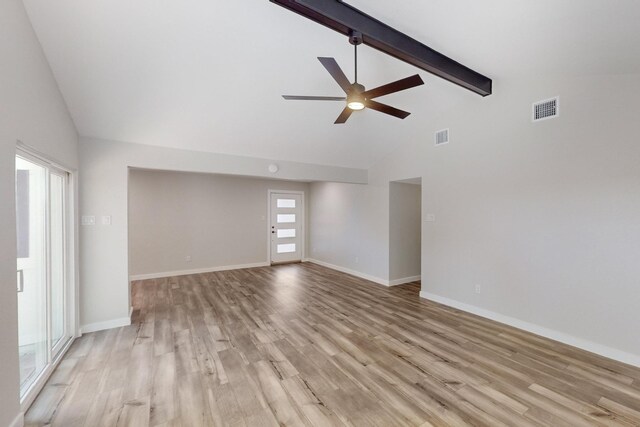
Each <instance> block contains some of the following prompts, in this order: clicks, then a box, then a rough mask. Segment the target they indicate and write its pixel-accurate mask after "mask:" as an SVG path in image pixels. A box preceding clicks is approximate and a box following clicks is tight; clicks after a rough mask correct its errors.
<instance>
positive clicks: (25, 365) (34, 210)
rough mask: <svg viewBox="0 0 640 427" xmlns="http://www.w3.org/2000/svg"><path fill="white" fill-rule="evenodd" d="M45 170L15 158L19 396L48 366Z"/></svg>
mask: <svg viewBox="0 0 640 427" xmlns="http://www.w3.org/2000/svg"><path fill="white" fill-rule="evenodd" d="M46 195H47V170H46V169H45V168H44V167H42V166H40V165H38V164H35V163H32V162H30V161H28V160H26V159H23V158H20V157H17V158H16V223H17V239H18V240H17V241H18V247H17V250H18V259H17V269H18V276H17V277H18V330H19V355H20V393H21V394H24V393H25V392H26V390H27V389H28V388H29V387H30V386H31V385H32V384H33V383H34V382H35V380H36V379H37V378H38V376H39V375H40V373H41V372H42V371H43V370H44V368H45V367H46V366H47V364H48V353H49V352H48V345H47V341H48V340H47V337H48V333H47V323H48V322H47V285H46V284H47V249H46V248H47V237H46V236H47V223H46V218H47V204H46Z"/></svg>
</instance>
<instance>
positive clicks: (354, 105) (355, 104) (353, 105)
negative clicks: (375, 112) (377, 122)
mask: <svg viewBox="0 0 640 427" xmlns="http://www.w3.org/2000/svg"><path fill="white" fill-rule="evenodd" d="M347 107H349V108H350V109H352V110H354V111H358V110H364V102H362V101H349V102H348V103H347Z"/></svg>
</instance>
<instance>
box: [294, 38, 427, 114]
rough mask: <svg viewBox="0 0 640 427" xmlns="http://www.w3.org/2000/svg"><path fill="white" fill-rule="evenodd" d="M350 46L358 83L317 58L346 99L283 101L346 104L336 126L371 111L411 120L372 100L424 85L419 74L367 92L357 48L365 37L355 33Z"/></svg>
mask: <svg viewBox="0 0 640 427" xmlns="http://www.w3.org/2000/svg"><path fill="white" fill-rule="evenodd" d="M349 43H351V44H352V45H353V46H354V50H355V55H354V56H355V82H354V83H351V82H350V81H349V79H348V78H347V76H346V75H345V74H344V72H343V71H342V69H341V68H340V66H339V65H338V63H337V62H336V60H335V59H334V58H324V57H318V60H319V61H320V63H321V64H322V65H323V66H324V68H326V69H327V71H328V72H329V74H331V76H332V77H333V79H334V80H335V81H336V82H337V83H338V85H340V87H341V88H342V90H343V91H344V92H345V93H346V95H347V96H346V97H344V96H297V95H282V97H283V98H284V99H287V100H296V101H346V103H347V105H346V106H345V107H344V110H342V113H340V115H339V116H338V118H337V119H336V121H335V124H341V123H345V122H346V121H347V119H349V117H350V116H351V113H353V112H354V111H359V110H363V109H365V108H370V109H372V110H376V111H380V112H381V113H385V114H389V115H391V116H394V117H397V118H399V119H404V118H406V117H407V116H409V114H411V113H409V112H407V111H402V110H399V109H397V108H394V107H391V106H389V105H386V104H382V103H380V102H377V101H374V100H373V98H378V97H380V96H384V95H389V94H391V93H395V92H400V91H402V90H406V89H411V88H412V87H416V86H420V85H423V84H424V82H423V81H422V79H421V78H420V76H419V75H418V74H416V75H414V76H411V77H407V78H404V79H401V80H397V81H395V82H393V83H388V84H386V85H382V86H379V87H377V88H375V89H369V90H365V87H364V86H363V85H361V84H360V83H358V45H359V44H361V43H362V35H361V34H359V33H355V32H354V33H352V34H351V35H350V36H349Z"/></svg>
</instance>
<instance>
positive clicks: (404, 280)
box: [388, 275, 422, 286]
mask: <svg viewBox="0 0 640 427" xmlns="http://www.w3.org/2000/svg"><path fill="white" fill-rule="evenodd" d="M418 280H422V276H421V275H418V276H410V277H403V278H401V279H394V280H389V285H388V286H398V285H404V284H405V283H411V282H416V281H418Z"/></svg>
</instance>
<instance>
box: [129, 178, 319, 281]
mask: <svg viewBox="0 0 640 427" xmlns="http://www.w3.org/2000/svg"><path fill="white" fill-rule="evenodd" d="M270 189H271V190H295V191H303V192H305V194H306V195H307V198H306V199H308V192H309V184H308V183H301V182H294V181H283V180H268V179H256V178H246V177H235V176H228V175H215V174H196V173H184V172H166V171H148V170H138V169H132V170H131V172H130V174H129V253H130V256H129V260H130V266H129V271H130V275H132V276H133V275H148V274H157V273H163V272H176V271H187V270H199V269H207V268H216V267H225V266H237V265H247V264H258V263H263V264H264V263H267V262H268V261H269V260H268V255H267V242H268V241H269V235H268V214H267V212H268V203H267V192H268V190H270ZM306 199H305V201H306ZM305 211H308V209H306V210H305ZM306 229H307V228H306V227H305V231H306ZM307 240H308V239H307ZM186 256H191V261H190V262H187V261H186V259H185V257H186Z"/></svg>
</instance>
